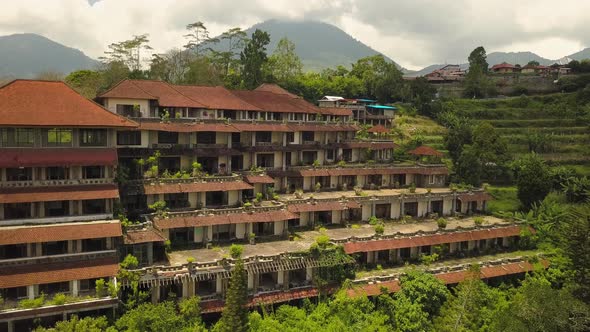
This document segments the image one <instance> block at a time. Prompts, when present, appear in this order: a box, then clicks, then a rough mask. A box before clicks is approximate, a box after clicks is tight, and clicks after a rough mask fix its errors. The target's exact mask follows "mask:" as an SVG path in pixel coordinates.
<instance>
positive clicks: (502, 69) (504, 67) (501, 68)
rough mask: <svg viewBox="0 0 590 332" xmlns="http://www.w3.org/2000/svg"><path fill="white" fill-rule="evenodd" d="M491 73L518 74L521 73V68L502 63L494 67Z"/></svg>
mask: <svg viewBox="0 0 590 332" xmlns="http://www.w3.org/2000/svg"><path fill="white" fill-rule="evenodd" d="M490 71H492V72H494V73H499V74H503V73H518V72H520V68H519V67H517V66H515V65H512V64H509V63H507V62H502V63H499V64H496V65H493V66H492V68H490Z"/></svg>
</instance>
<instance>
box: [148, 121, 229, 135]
mask: <svg viewBox="0 0 590 332" xmlns="http://www.w3.org/2000/svg"><path fill="white" fill-rule="evenodd" d="M139 129H140V130H158V131H168V132H177V133H194V132H202V131H214V132H223V133H237V132H239V130H237V129H236V128H234V127H233V126H231V125H226V124H223V123H186V122H183V123H180V122H170V123H166V122H140V123H139Z"/></svg>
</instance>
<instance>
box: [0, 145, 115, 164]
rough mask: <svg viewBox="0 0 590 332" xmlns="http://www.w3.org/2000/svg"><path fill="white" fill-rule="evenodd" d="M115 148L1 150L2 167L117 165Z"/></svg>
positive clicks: (0, 162)
mask: <svg viewBox="0 0 590 332" xmlns="http://www.w3.org/2000/svg"><path fill="white" fill-rule="evenodd" d="M116 164H117V149H115V148H54V149H52V148H43V149H35V148H7V149H0V167H35V166H42V167H51V166H99V165H108V166H112V165H116Z"/></svg>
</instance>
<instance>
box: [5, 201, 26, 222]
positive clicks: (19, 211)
mask: <svg viewBox="0 0 590 332" xmlns="http://www.w3.org/2000/svg"><path fill="white" fill-rule="evenodd" d="M23 218H31V203H7V204H4V219H23Z"/></svg>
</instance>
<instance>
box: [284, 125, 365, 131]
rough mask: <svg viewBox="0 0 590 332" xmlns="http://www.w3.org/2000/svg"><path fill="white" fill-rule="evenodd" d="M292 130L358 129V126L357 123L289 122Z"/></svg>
mask: <svg viewBox="0 0 590 332" xmlns="http://www.w3.org/2000/svg"><path fill="white" fill-rule="evenodd" d="M289 127H290V128H291V130H292V131H357V130H358V127H357V126H355V125H347V124H341V125H325V124H309V123H302V124H289Z"/></svg>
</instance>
